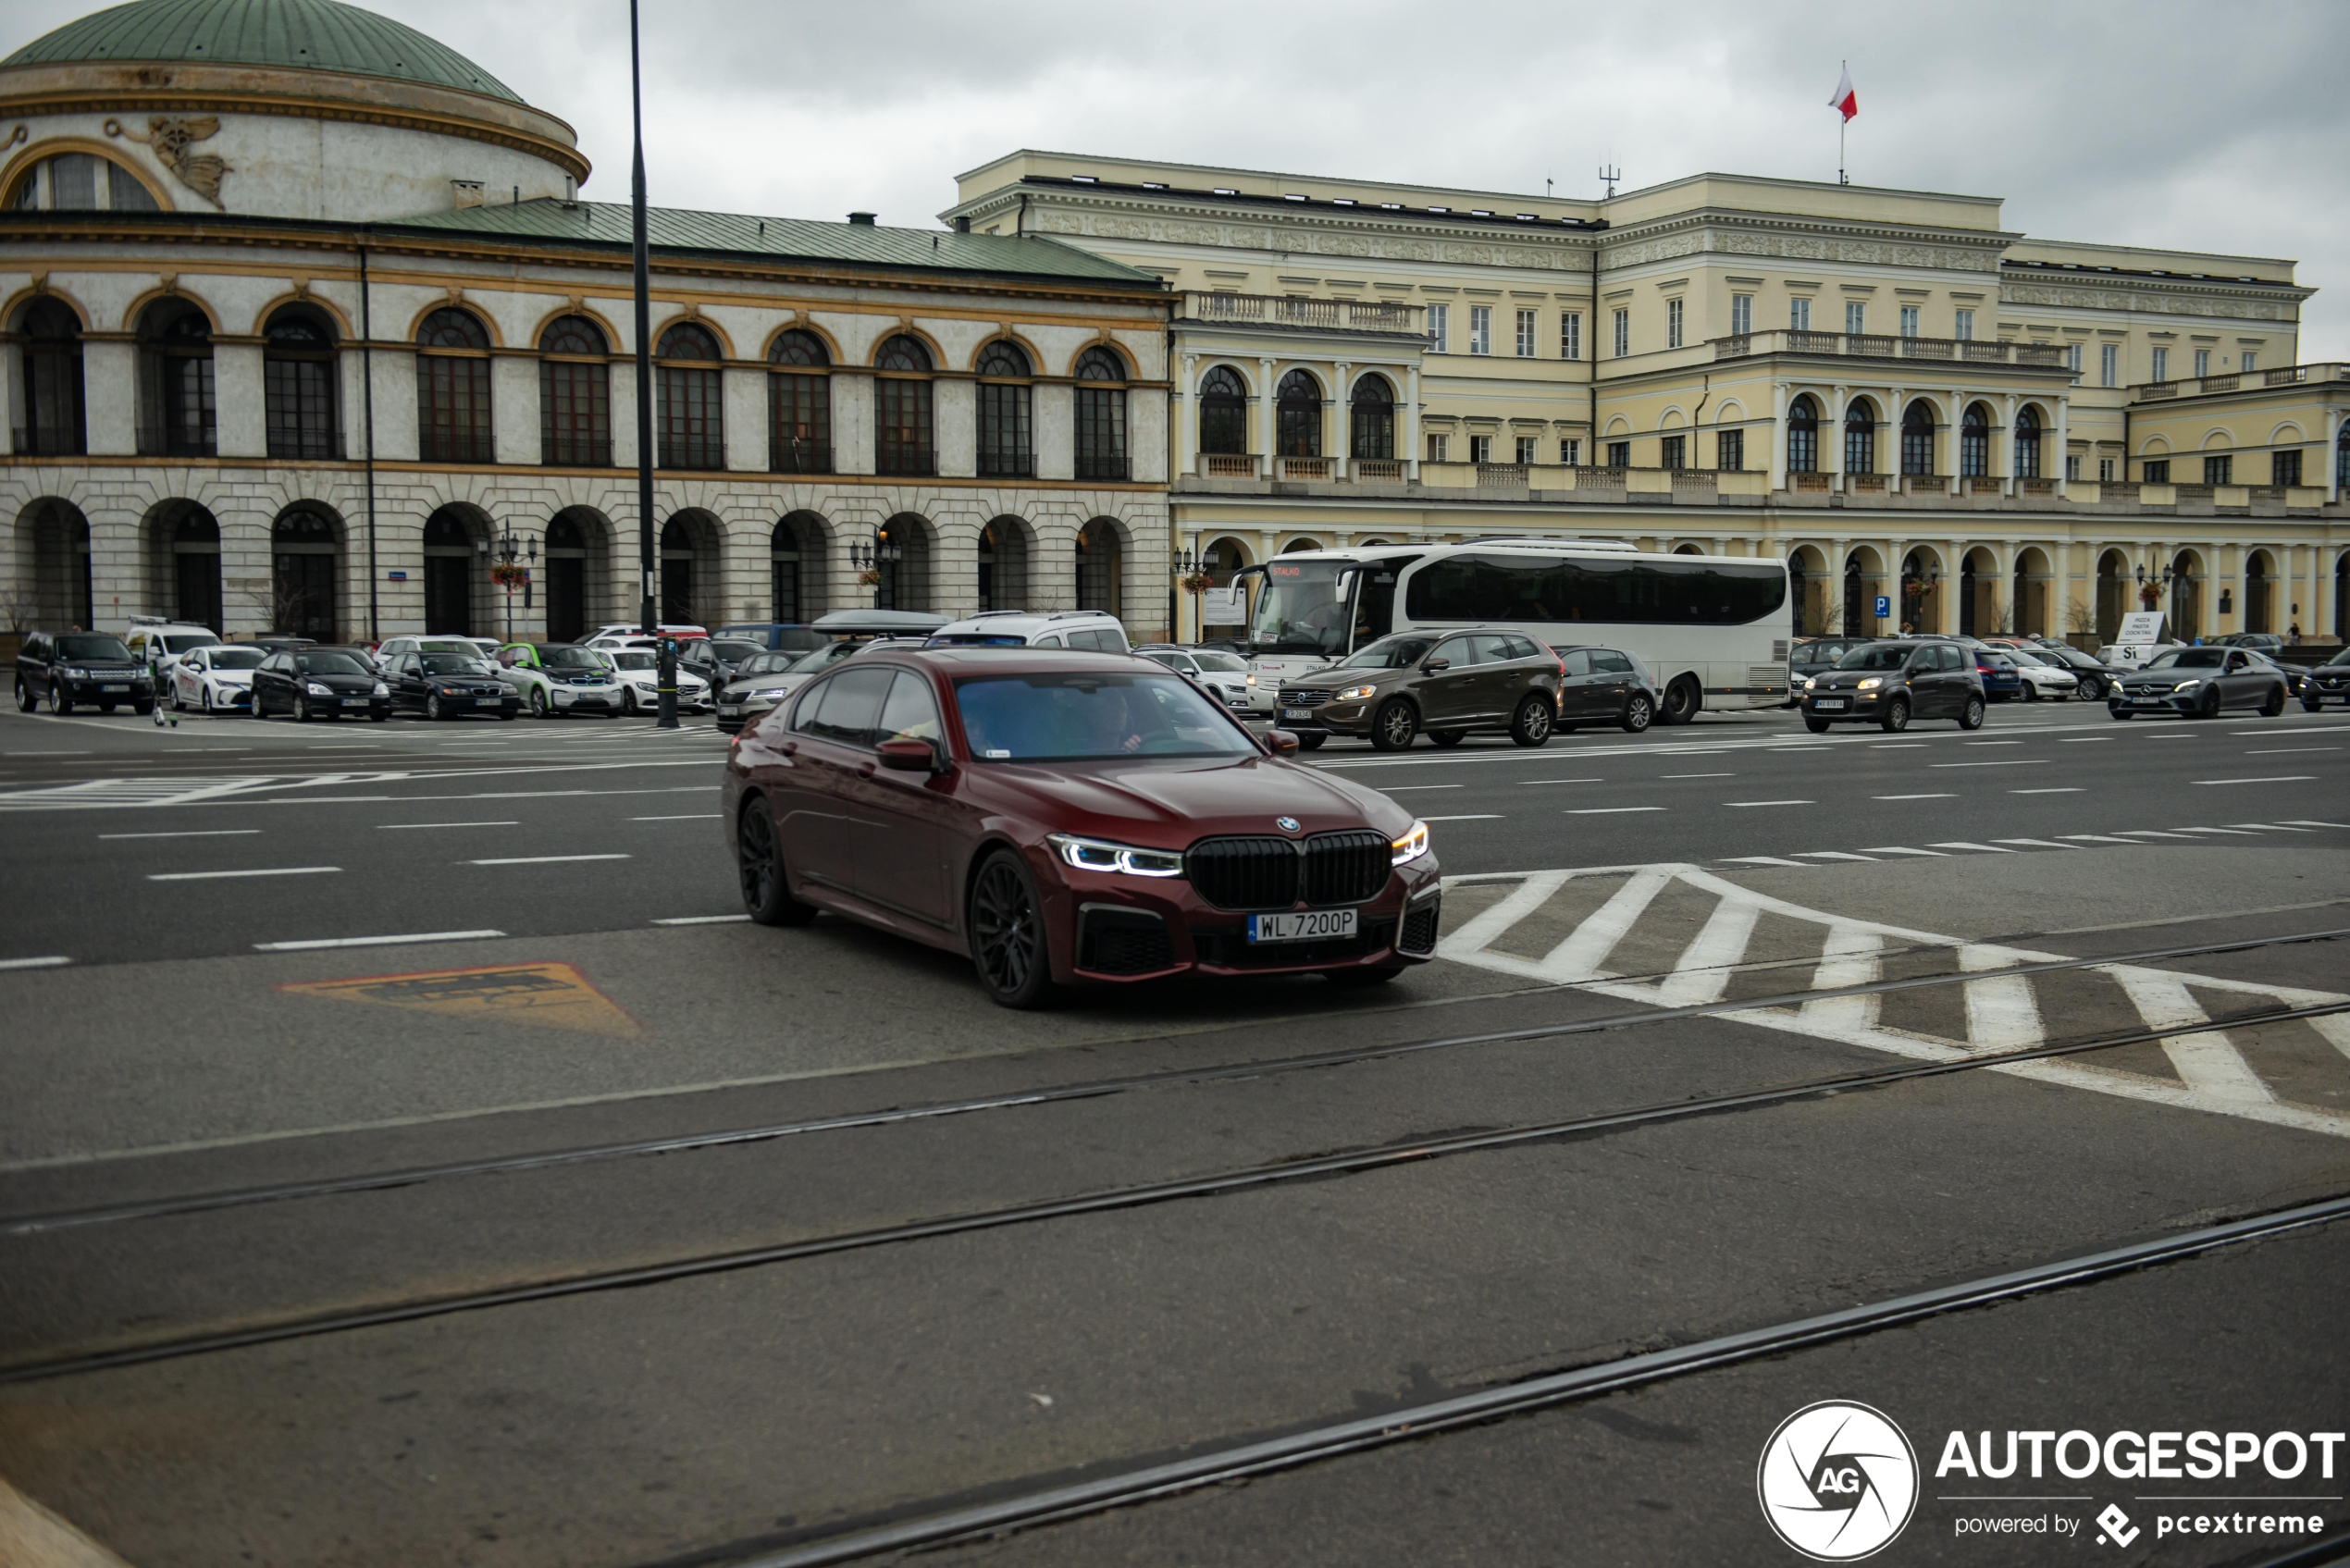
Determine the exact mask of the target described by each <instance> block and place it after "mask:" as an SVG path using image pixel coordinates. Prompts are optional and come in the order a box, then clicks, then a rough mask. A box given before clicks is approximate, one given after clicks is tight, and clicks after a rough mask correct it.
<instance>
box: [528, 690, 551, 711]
mask: <svg viewBox="0 0 2350 1568" xmlns="http://www.w3.org/2000/svg"><path fill="white" fill-rule="evenodd" d="M551 711H552V710H550V709H549V708H548V706H547V694H546V692H545V691H544V690H542V689H541V688H539V687H538V686H533V687H531V688H530V716H531V717H532V718H534V719H544V718H546V717H547V716H548V715H549V713H550V712H551Z"/></svg>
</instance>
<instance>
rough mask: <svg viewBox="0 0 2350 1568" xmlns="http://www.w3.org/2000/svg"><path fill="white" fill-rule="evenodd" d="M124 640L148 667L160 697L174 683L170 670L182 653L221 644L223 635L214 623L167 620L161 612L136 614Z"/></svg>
mask: <svg viewBox="0 0 2350 1568" xmlns="http://www.w3.org/2000/svg"><path fill="white" fill-rule="evenodd" d="M122 642H123V646H124V647H125V648H129V649H130V657H131V658H133V659H136V660H138V661H140V662H141V663H142V664H144V665H145V666H146V667H147V673H148V674H149V675H151V676H153V677H154V678H155V694H156V696H157V697H158V698H160V697H161V696H162V695H163V693H164V692H166V691H167V690H168V689H169V686H170V681H169V676H168V674H167V672H168V671H169V670H170V668H171V666H172V665H174V664H176V663H178V662H179V659H180V656H181V655H183V654H185V653H187V652H188V651H189V650H190V649H192V648H214V647H217V646H218V645H219V642H220V636H219V634H218V633H216V632H215V631H214V630H213V629H212V628H211V627H210V626H199V625H195V624H193V623H189V622H182V621H167V620H165V619H164V618H163V617H162V616H160V615H133V616H132V617H131V618H130V635H129V636H126V637H124V638H123V639H122Z"/></svg>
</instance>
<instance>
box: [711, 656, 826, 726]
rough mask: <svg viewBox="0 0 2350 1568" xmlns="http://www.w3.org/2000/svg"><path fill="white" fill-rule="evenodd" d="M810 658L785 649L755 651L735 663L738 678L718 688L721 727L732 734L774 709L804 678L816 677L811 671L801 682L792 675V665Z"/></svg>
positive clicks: (719, 723) (719, 722)
mask: <svg viewBox="0 0 2350 1568" xmlns="http://www.w3.org/2000/svg"><path fill="white" fill-rule="evenodd" d="M809 657H810V654H808V653H802V652H797V651H794V650H792V649H789V648H785V649H780V650H777V651H774V652H765V651H761V652H759V653H754V654H752V655H751V656H750V657H749V658H748V659H746V660H744V661H742V662H741V663H740V664H738V665H736V667H735V678H734V679H733V680H732V681H729V682H728V683H727V684H726V685H723V686H721V687H720V688H719V689H718V727H719V729H721V730H722V731H724V732H725V733H726V734H727V735H733V734H735V733H736V732H737V731H739V730H741V729H742V728H743V727H744V726H745V725H748V724H755V723H757V722H759V721H760V720H761V718H762V717H764V716H765V715H766V714H768V713H769V712H771V711H773V709H774V707H775V705H776V704H777V703H779V702H781V701H782V700H783V699H784V698H786V697H788V696H789V695H790V694H791V693H792V692H793V691H794V690H796V689H798V686H799V685H801V684H802V681H804V680H806V679H811V678H813V673H812V672H811V673H810V676H806V677H802V680H801V681H795V680H793V679H792V678H791V672H792V668H793V666H795V665H797V664H798V663H799V661H801V660H803V659H807V658H809ZM827 667H829V666H827Z"/></svg>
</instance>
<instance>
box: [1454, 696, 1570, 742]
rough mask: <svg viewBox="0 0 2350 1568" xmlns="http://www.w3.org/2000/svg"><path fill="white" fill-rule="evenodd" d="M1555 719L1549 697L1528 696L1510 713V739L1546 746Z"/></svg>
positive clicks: (1555, 714)
mask: <svg viewBox="0 0 2350 1568" xmlns="http://www.w3.org/2000/svg"><path fill="white" fill-rule="evenodd" d="M1557 720H1558V715H1557V713H1556V712H1555V711H1553V710H1552V707H1551V699H1550V698H1547V697H1529V698H1527V699H1526V700H1525V701H1524V702H1521V703H1519V704H1518V705H1517V711H1516V712H1515V713H1513V714H1511V715H1510V739H1512V740H1513V741H1515V742H1516V743H1517V744H1518V745H1520V746H1523V747H1529V748H1530V747H1537V746H1547V745H1548V744H1550V739H1551V726H1552V724H1553V723H1555V722H1557ZM1439 744H1440V745H1441V744H1442V743H1441V742H1439Z"/></svg>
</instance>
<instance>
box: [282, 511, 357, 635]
mask: <svg viewBox="0 0 2350 1568" xmlns="http://www.w3.org/2000/svg"><path fill="white" fill-rule="evenodd" d="M341 556H342V525H341V524H340V522H339V521H338V520H337V519H336V518H335V516H334V514H333V513H332V512H328V511H327V509H326V508H324V507H322V506H318V505H315V504H314V503H311V502H307V501H304V502H298V503H296V504H295V505H292V506H290V507H288V508H287V509H286V510H285V511H283V512H279V513H278V521H277V522H276V523H275V524H273V525H271V526H270V529H269V557H270V574H269V588H270V596H269V629H270V630H271V631H274V632H278V633H281V634H283V635H285V636H296V637H309V638H311V639H313V640H314V641H316V642H334V641H336V640H338V639H337V637H336V635H335V632H336V626H337V624H338V623H339V620H340V617H339V615H338V611H339V610H340V598H341V596H340V592H339V588H340V583H341V579H342V572H341V570H340V568H341Z"/></svg>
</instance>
